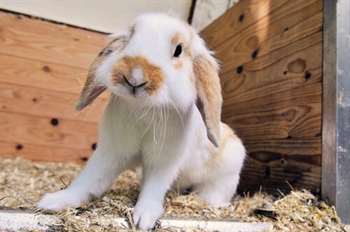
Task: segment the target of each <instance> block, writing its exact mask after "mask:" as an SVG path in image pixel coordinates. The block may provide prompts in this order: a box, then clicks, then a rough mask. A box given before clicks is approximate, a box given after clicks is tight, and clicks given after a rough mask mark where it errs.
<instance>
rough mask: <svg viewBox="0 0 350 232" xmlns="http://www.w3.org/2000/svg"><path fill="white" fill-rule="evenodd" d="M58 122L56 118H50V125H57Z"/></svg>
mask: <svg viewBox="0 0 350 232" xmlns="http://www.w3.org/2000/svg"><path fill="white" fill-rule="evenodd" d="M58 124H60V121H59V120H58V118H52V119H51V125H52V126H58Z"/></svg>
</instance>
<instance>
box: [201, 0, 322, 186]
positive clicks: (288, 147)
mask: <svg viewBox="0 0 350 232" xmlns="http://www.w3.org/2000/svg"><path fill="white" fill-rule="evenodd" d="M322 18H323V13H322V1H321V0H310V1H303V0H296V1H287V0H286V1H284V0H276V1H275V0H271V1H270V0H246V1H240V2H239V3H237V4H236V5H235V6H234V7H233V8H231V9H230V10H229V11H228V12H227V13H226V14H225V15H223V16H222V17H220V18H219V19H217V20H216V21H215V22H214V23H212V24H211V25H209V26H208V27H207V28H206V29H204V31H203V32H202V35H204V37H205V38H206V39H207V41H208V44H209V47H211V48H214V52H215V53H216V55H217V57H218V59H219V60H220V61H221V62H222V73H221V84H222V89H223V97H224V104H223V112H222V118H223V121H225V122H227V123H228V124H229V125H230V126H232V127H233V128H234V129H235V130H236V131H237V134H238V135H239V136H240V137H242V139H243V141H244V144H245V145H246V147H247V149H248V153H249V158H248V159H247V162H246V165H245V168H244V170H243V173H242V180H241V185H240V189H241V190H243V191H247V190H248V191H250V190H257V189H259V188H260V186H261V185H262V187H263V188H264V189H267V190H272V191H274V192H275V191H276V188H280V189H282V190H286V189H287V190H288V189H290V187H289V185H288V184H287V183H286V182H289V183H290V184H291V185H293V186H295V187H306V188H309V189H311V190H312V191H314V192H318V191H319V190H320V182H321V178H320V176H321V95H322Z"/></svg>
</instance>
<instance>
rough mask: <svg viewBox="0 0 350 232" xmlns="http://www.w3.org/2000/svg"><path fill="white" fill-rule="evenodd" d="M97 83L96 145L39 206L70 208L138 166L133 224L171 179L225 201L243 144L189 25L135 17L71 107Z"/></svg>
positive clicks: (91, 95)
mask: <svg viewBox="0 0 350 232" xmlns="http://www.w3.org/2000/svg"><path fill="white" fill-rule="evenodd" d="M106 89H108V90H109V91H111V92H112V96H111V98H110V101H109V104H108V106H107V108H106V110H105V112H104V116H103V119H102V122H101V124H100V128H99V138H98V146H97V149H96V150H95V151H94V153H93V155H92V157H91V158H90V159H89V161H88V162H87V164H86V167H85V168H84V170H83V171H82V172H81V173H80V175H79V176H78V177H77V178H76V179H75V180H74V181H73V182H72V183H71V185H70V186H69V187H68V188H67V189H65V190H61V191H58V192H55V193H49V194H46V195H45V196H44V197H43V198H42V199H41V201H40V202H39V203H38V206H39V207H40V208H44V209H50V210H61V209H63V208H67V207H78V206H80V205H81V204H82V203H83V202H86V201H88V200H89V198H90V197H91V196H95V197H98V196H101V195H102V194H103V193H104V192H105V191H106V190H107V189H108V188H109V187H110V185H111V184H112V182H113V181H114V180H115V178H116V177H117V176H118V175H119V174H120V173H121V172H123V171H124V170H126V169H130V168H134V167H137V166H141V167H142V183H141V192H140V194H139V197H138V201H137V203H136V206H135V209H134V214H133V219H134V223H135V224H137V225H138V227H139V228H141V229H149V228H152V227H153V226H154V225H155V222H156V220H157V219H158V218H159V217H160V216H161V215H162V214H163V212H164V209H163V201H164V195H165V194H166V192H167V190H168V189H169V188H170V187H171V186H172V184H173V183H174V182H175V181H177V183H178V184H179V185H181V186H182V187H189V186H192V187H194V190H195V191H197V192H198V194H199V195H200V196H201V197H202V198H203V199H204V200H205V201H207V202H208V203H209V204H211V205H214V206H222V205H227V204H229V202H230V200H231V198H232V196H233V195H234V193H235V192H236V187H237V184H238V182H239V176H240V172H241V168H242V165H243V162H244V158H245V149H244V146H243V144H242V142H241V141H240V139H239V138H238V137H237V136H236V135H235V133H234V132H233V131H232V130H231V129H230V128H229V127H228V126H227V125H225V124H224V123H222V122H221V119H220V115H221V107H222V95H221V87H220V80H219V77H218V64H217V62H216V60H215V59H214V58H213V57H212V55H211V52H210V51H209V50H208V48H207V47H206V46H205V43H204V41H203V40H202V39H201V38H200V37H199V35H198V34H197V33H196V32H195V31H194V29H193V28H191V27H190V26H189V25H188V24H187V23H185V22H182V21H180V20H178V19H176V18H172V17H170V16H167V15H164V14H158V13H153V14H144V15H141V16H139V17H138V18H137V19H136V20H135V22H134V24H133V26H132V27H131V29H130V30H129V32H128V33H126V34H123V35H119V36H116V37H114V39H113V40H112V41H111V42H110V43H109V44H108V45H107V47H106V48H104V49H103V50H102V51H101V52H100V54H99V55H98V57H97V58H96V60H95V62H94V63H93V64H92V67H91V69H90V72H89V74H88V78H87V81H86V84H85V86H84V88H83V90H82V93H81V97H80V100H79V102H78V105H77V109H78V110H81V109H83V108H84V107H85V106H87V105H88V104H90V103H91V102H92V101H93V100H94V99H95V98H96V97H97V96H98V95H99V94H101V93H102V92H103V91H104V90H106Z"/></svg>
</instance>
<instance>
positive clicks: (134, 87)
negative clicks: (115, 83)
mask: <svg viewBox="0 0 350 232" xmlns="http://www.w3.org/2000/svg"><path fill="white" fill-rule="evenodd" d="M123 79H124V82H125V84H126V85H128V86H129V87H130V88H131V91H132V94H134V95H135V94H136V90H137V89H138V88H141V87H143V86H145V85H146V84H147V81H144V82H142V83H140V84H136V82H135V81H134V79H133V80H128V78H126V77H125V76H123Z"/></svg>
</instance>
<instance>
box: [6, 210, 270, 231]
mask: <svg viewBox="0 0 350 232" xmlns="http://www.w3.org/2000/svg"><path fill="white" fill-rule="evenodd" d="M72 217H75V216H74V215H72ZM98 224H99V225H100V226H102V227H107V228H109V229H111V228H113V229H116V230H118V229H123V230H125V229H133V228H132V227H133V226H132V225H130V222H129V220H128V219H127V218H121V217H115V215H104V216H103V217H100V218H99V220H98ZM62 227H63V226H62V221H61V219H59V218H58V217H57V216H54V215H47V214H41V213H33V212H30V211H19V210H2V211H0V230H5V231H7V230H10V231H18V230H26V231H27V230H35V231H61V230H62V229H63V228H62ZM159 228H160V229H165V230H167V229H172V230H176V231H177V230H181V231H182V230H186V231H194V230H195V231H197V230H199V231H218V232H225V231H227V232H228V231H230V232H238V231H239V232H265V231H266V232H267V231H271V230H272V225H271V224H270V223H258V222H256V223H249V222H237V221H208V220H200V219H199V220H198V219H197V220H185V219H176V218H161V219H159Z"/></svg>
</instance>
